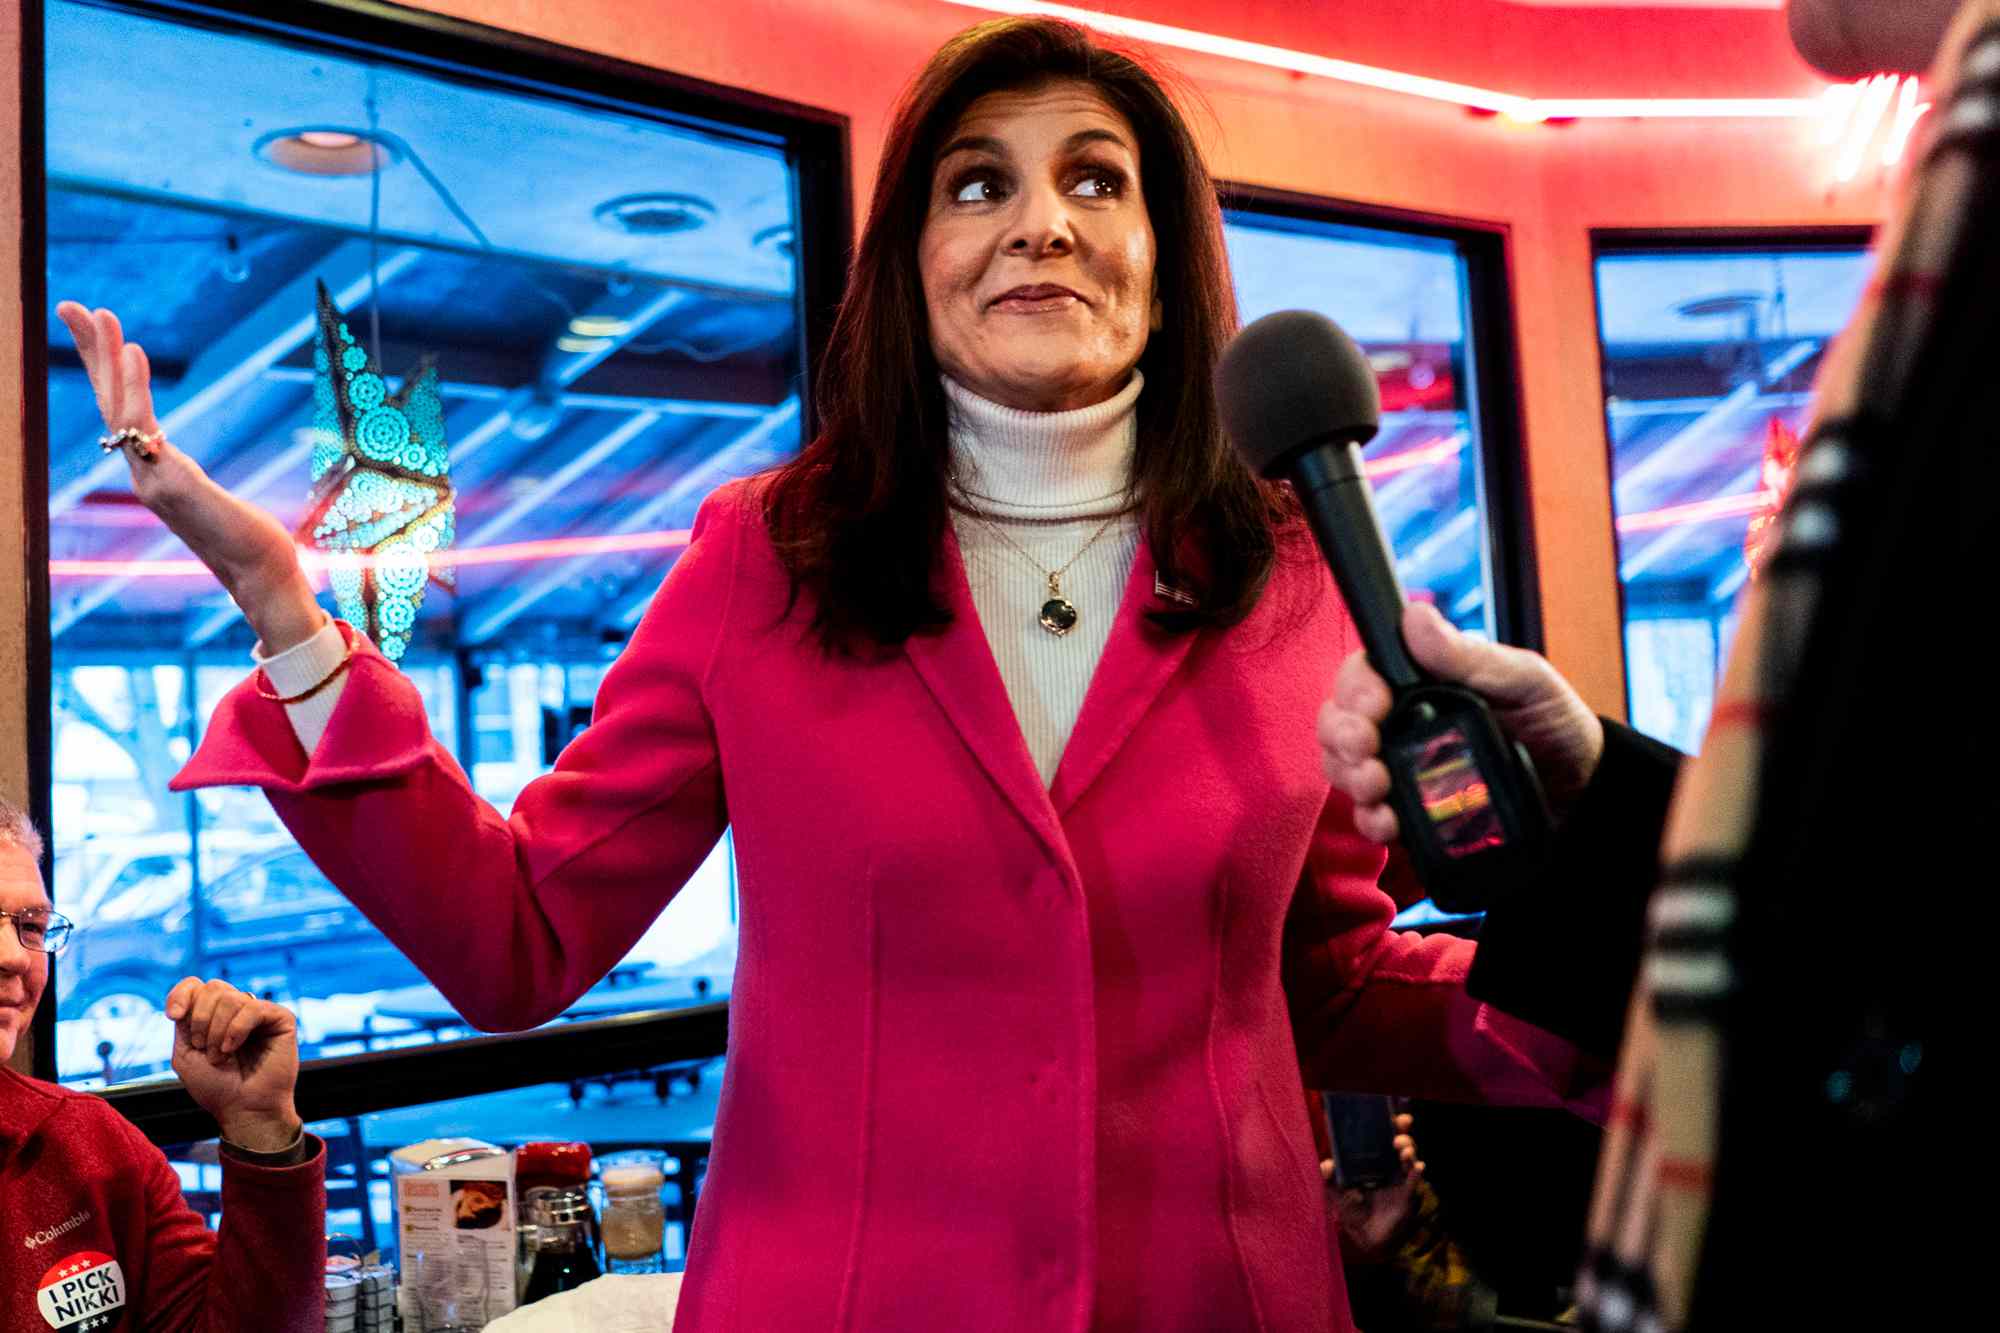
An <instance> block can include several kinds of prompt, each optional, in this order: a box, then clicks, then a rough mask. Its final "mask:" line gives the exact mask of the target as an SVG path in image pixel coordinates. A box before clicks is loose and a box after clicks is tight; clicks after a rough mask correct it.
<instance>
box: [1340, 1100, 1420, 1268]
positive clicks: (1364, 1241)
mask: <svg viewBox="0 0 2000 1333" xmlns="http://www.w3.org/2000/svg"><path fill="white" fill-rule="evenodd" d="M1411 1124H1412V1121H1411V1118H1410V1117H1409V1116H1407V1115H1399V1116H1397V1117H1396V1130H1397V1133H1396V1155H1397V1157H1398V1158H1399V1159H1400V1160H1401V1162H1402V1166H1403V1173H1402V1175H1401V1177H1400V1178H1399V1179H1397V1180H1394V1181H1391V1182H1390V1183H1389V1184H1386V1185H1377V1186H1375V1187H1373V1188H1372V1189H1361V1188H1359V1187H1355V1188H1350V1189H1344V1190H1342V1191H1340V1201H1339V1206H1338V1211H1339V1217H1340V1233H1341V1236H1342V1237H1343V1238H1344V1239H1345V1240H1346V1242H1347V1248H1348V1249H1349V1251H1351V1252H1352V1253H1353V1254H1354V1256H1355V1257H1356V1258H1357V1259H1359V1260H1360V1261H1361V1262H1363V1263H1371V1264H1372V1263H1380V1262H1381V1261H1382V1260H1384V1259H1386V1258H1388V1257H1389V1247H1390V1246H1391V1245H1392V1244H1394V1243H1395V1241H1396V1238H1397V1236H1398V1235H1399V1234H1400V1233H1401V1231H1402V1229H1403V1223H1404V1222H1406V1221H1407V1220H1408V1219H1409V1217H1410V1214H1411V1212H1412V1205H1413V1204H1414V1202H1415V1199H1416V1193H1417V1182H1418V1181H1419V1180H1420V1179H1422V1178H1423V1174H1424V1164H1423V1163H1422V1162H1420V1161H1418V1160H1417V1143H1416V1140H1415V1139H1413V1138H1411V1137H1410V1126H1411ZM1319 1166H1320V1174H1321V1175H1322V1176H1323V1177H1326V1178H1327V1180H1328V1183H1329V1185H1330V1184H1331V1178H1332V1176H1333V1163H1332V1162H1330V1161H1326V1162H1321V1163H1320V1164H1319Z"/></svg>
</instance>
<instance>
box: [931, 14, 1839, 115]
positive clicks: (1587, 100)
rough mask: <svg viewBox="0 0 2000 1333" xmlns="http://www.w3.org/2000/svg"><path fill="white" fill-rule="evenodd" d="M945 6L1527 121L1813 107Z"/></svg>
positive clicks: (1133, 24)
mask: <svg viewBox="0 0 2000 1333" xmlns="http://www.w3.org/2000/svg"><path fill="white" fill-rule="evenodd" d="M945 3H946V4H951V5H957V6H959V7H960V8H962V9H983V10H986V11H988V12H991V13H999V14H1041V15H1045V16H1047V17H1049V18H1060V19H1068V20H1069V21H1070V22H1072V23H1081V24H1083V25H1084V26H1085V27H1087V28H1094V29H1095V30H1097V31H1098V32H1103V33H1109V34H1111V35H1112V36H1114V37H1126V38H1130V39H1131V40H1133V41H1140V42H1152V43H1154V44H1155V45H1158V46H1172V47H1178V48H1179V49H1181V50H1183V51H1200V52H1202V53H1204V54H1206V55H1215V56H1223V57H1226V58H1227V59H1230V60H1242V61H1245V62H1248V63H1250V64H1253V65H1267V66H1269V67H1271V68H1273V69H1288V70H1293V71H1296V72H1297V73H1300V74H1317V75H1320V76H1321V77H1323V78H1328V79H1337V80H1339V81H1340V82H1342V83H1353V84H1359V85H1361V86H1362V87H1364V88H1379V89H1382V90H1383V91H1385V92H1392V93H1407V94H1408V95H1410V96H1411V97H1423V98H1428V99H1430V100H1431V101H1434V102H1450V103H1452V104H1454V105H1457V106H1464V107H1470V108H1472V109H1473V110H1474V111H1488V112H1496V113H1499V114H1500V115H1503V116H1505V117H1507V118H1508V119H1509V120H1513V121H1520V122H1527V123H1534V122H1537V121H1563V120H1582V119H1592V120H1601V119H1633V118H1640V119H1651V118H1658V117H1667V118H1673V119H1681V118H1686V117H1692V116H1709V117H1715V116H1720V117H1731V118H1734V117H1751V118H1762V117H1778V118H1793V117H1803V116H1810V115H1812V114H1814V112H1816V111H1817V110H1818V109H1819V101H1818V99H1817V98H1812V97H1568V98H1538V97H1523V96H1521V95H1520V94H1519V93H1508V92H1501V91H1500V90H1498V89H1495V88H1478V87H1474V86H1473V85H1471V84H1466V83H1453V82H1451V81H1450V80H1447V79H1433V78H1430V77H1428V76H1426V75H1422V74H1406V73H1404V72H1402V71H1401V70H1394V69H1382V68H1380V67H1378V66H1375V65H1363V64H1360V63H1358V62H1356V61H1352V60H1336V59H1334V58H1333V57H1332V56H1322V55H1314V54H1313V53H1311V52H1310V51H1294V50H1292V49H1290V48H1289V47H1283V46H1271V45H1268V44H1266V43H1264V42H1249V41H1244V40H1243V39H1241V38H1238V37H1223V36H1221V35H1219V34H1217V33H1212V32H1202V31H1201V30H1199V29H1196V28H1176V27H1173V26H1172V25H1170V24H1166V23H1153V22H1150V21H1148V20H1146V19H1133V18H1124V17H1122V16H1120V15H1117V14H1104V13H1100V12H1098V11H1096V10H1091V9H1079V8H1077V7H1076V6H1074V5H1056V4H1045V3H1043V2H1042V0H945Z"/></svg>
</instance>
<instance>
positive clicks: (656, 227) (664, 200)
mask: <svg viewBox="0 0 2000 1333" xmlns="http://www.w3.org/2000/svg"><path fill="white" fill-rule="evenodd" d="M591 214H592V216H593V217H595V218H596V219H597V220H598V221H599V222H601V223H603V224H604V225H605V226H607V227H609V228H611V229H612V230H613V231H622V232H627V233H629V234H631V235H634V236H671V235H674V234H675V233H676V232H683V231H694V230H696V229H698V228H701V227H706V226H707V225H708V224H709V222H710V220H711V219H713V218H714V217H715V205H714V204H711V203H709V202H708V200H706V199H701V198H698V197H696V196H695V195H691V194H673V193H670V192H667V191H664V190H655V191H649V192H647V193H644V194H627V195H620V196H619V197H618V198H616V199H607V200H605V201H604V202H603V203H601V204H599V205H598V206H597V207H596V208H595V209H593V210H591Z"/></svg>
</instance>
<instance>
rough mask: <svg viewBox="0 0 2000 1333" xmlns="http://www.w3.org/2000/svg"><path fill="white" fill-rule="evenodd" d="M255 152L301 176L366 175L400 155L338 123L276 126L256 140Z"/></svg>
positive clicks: (366, 134) (380, 141) (389, 146)
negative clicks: (277, 128)
mask: <svg viewBox="0 0 2000 1333" xmlns="http://www.w3.org/2000/svg"><path fill="white" fill-rule="evenodd" d="M252 151H254V152H255V153H256V154H257V156H258V157H259V158H261V159H263V160H264V161H265V162H268V163H270V164H271V165H272V166H274V167H277V168H279V169H280V170H283V171H295V172H297V173H298V174H300V175H301V176H366V175H367V174H368V173H369V172H371V171H375V170H377V169H379V168H381V167H387V166H393V165H394V164H395V163H396V162H397V160H398V159H399V158H400V156H401V155H400V154H399V153H397V151H396V148H395V145H394V144H392V143H390V142H389V141H388V140H387V139H386V138H378V137H376V136H374V135H372V134H370V133H369V132H368V131H366V130H354V129H348V128H346V127H344V126H340V125H305V126H300V127H297V128H295V129H289V130H277V131H274V132H273V133H270V134H267V135H265V136H264V137H263V138H261V139H259V140H257V143H256V146H255V147H254V149H253V150H252Z"/></svg>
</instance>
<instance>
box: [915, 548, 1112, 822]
mask: <svg viewBox="0 0 2000 1333" xmlns="http://www.w3.org/2000/svg"><path fill="white" fill-rule="evenodd" d="M944 539H945V565H946V568H947V572H946V575H945V578H946V588H945V601H946V605H947V606H948V607H949V608H950V610H951V624H950V625H948V626H946V627H945V629H944V630H943V631H942V632H941V633H937V634H916V635H912V636H911V637H910V638H909V640H908V641H907V643H906V644H905V645H904V647H905V651H906V652H907V653H908V654H909V658H910V664H911V665H912V666H914V667H915V668H916V670H917V675H918V676H920V677H921V678H922V679H923V682H924V685H925V687H926V688H928V689H929V690H930V692H931V695H932V697H933V698H935V699H936V700H937V702H938V707H939V708H941V709H943V710H944V715H945V716H946V717H947V718H949V719H950V720H951V724H952V726H953V727H955V728H956V729H957V730H958V734H959V737H960V738H961V739H962V740H964V742H965V745H966V748H967V749H969V750H971V751H972V754H973V757H974V758H975V759H977V760H978V761H979V763H980V766H981V767H983V768H984V769H985V770H986V773H987V776H988V777H990V778H991V779H992V780H993V785H994V786H996V787H998V788H999V789H1000V793H1001V795H1003V796H1004V797H1006V798H1007V800H1008V802H1009V803H1011V804H1012V805H1013V806H1014V808H1015V809H1016V810H1018V811H1019V812H1020V814H1021V817H1022V818H1023V819H1025V820H1027V821H1028V826H1029V827H1030V828H1032V829H1034V830H1035V832H1036V833H1038V834H1040V835H1041V837H1042V838H1043V839H1044V840H1045V841H1047V842H1048V843H1049V845H1050V846H1051V847H1053V848H1055V849H1057V850H1058V851H1061V852H1062V853H1063V854H1065V855H1067V851H1068V841H1067V839H1065V838H1064V836H1063V831H1062V825H1061V824H1060V823H1059V822H1058V821H1057V819H1056V813H1055V809H1054V807H1053V806H1051V805H1050V804H1049V793H1048V791H1047V789H1045V788H1044V787H1043V786H1042V775H1041V774H1040V773H1039V772H1037V771H1036V770H1035V760H1034V756H1033V755H1031V754H1030V753H1028V741H1027V738H1026V737H1025V736H1023V735H1022V734H1021V723H1020V721H1019V719H1017V718H1016V717H1015V716H1014V706H1013V704H1011V703H1009V702H1008V700H1007V684H1006V682H1005V681H1003V680H1001V679H1000V667H999V665H998V664H997V663H996V662H995V661H994V660H993V649H992V647H991V646H990V645H989V644H988V643H987V642H986V630H985V628H984V627H983V626H982V625H981V624H980V623H979V608H978V607H976V606H974V605H973V602H972V587H971V585H970V584H969V583H967V582H966V578H965V561H964V559H963V558H962V557H961V555H960V553H959V549H958V537H957V534H956V533H954V532H953V531H952V530H951V527H950V526H949V525H946V527H945V533H944ZM1100 670H1101V668H1100ZM1092 688H1093V689H1094V688H1095V686H1093V687H1092Z"/></svg>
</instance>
